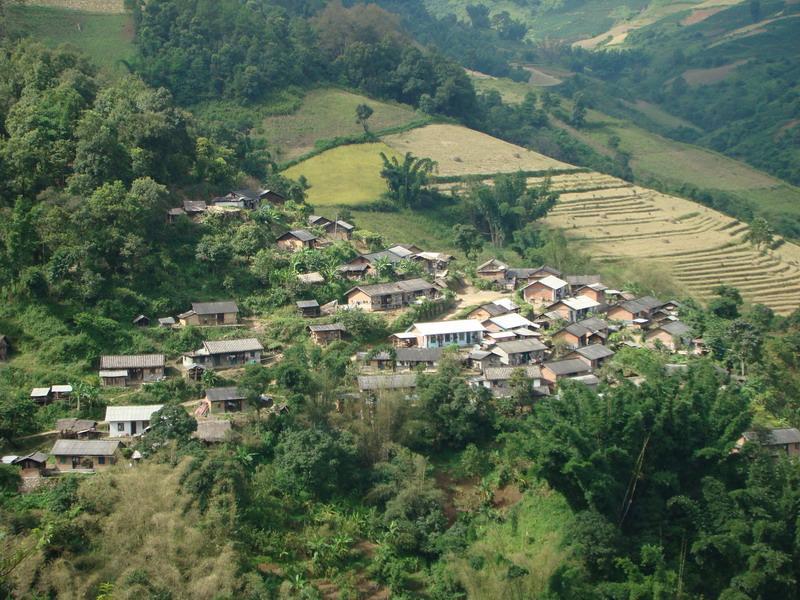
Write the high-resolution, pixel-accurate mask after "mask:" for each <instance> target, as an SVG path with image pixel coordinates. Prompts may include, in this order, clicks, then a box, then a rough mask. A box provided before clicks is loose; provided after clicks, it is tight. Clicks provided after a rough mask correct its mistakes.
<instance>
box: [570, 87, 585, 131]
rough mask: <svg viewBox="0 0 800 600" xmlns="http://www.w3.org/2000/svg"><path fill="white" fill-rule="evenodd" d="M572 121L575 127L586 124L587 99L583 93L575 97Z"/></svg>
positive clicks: (579, 127)
mask: <svg viewBox="0 0 800 600" xmlns="http://www.w3.org/2000/svg"><path fill="white" fill-rule="evenodd" d="M570 122H571V123H572V125H573V126H574V127H577V128H578V129H581V128H582V127H583V126H584V125H586V100H585V98H584V97H583V95H582V94H578V95H577V96H576V97H575V103H574V104H573V106H572V116H571V118H570Z"/></svg>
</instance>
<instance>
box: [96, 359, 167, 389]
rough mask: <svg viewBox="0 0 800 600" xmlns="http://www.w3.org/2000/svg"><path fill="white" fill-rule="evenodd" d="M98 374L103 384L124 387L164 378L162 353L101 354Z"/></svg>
mask: <svg viewBox="0 0 800 600" xmlns="http://www.w3.org/2000/svg"><path fill="white" fill-rule="evenodd" d="M99 374H100V381H101V383H102V384H103V385H104V386H118V387H124V386H128V385H138V384H141V383H149V382H153V381H159V380H161V379H163V378H164V355H163V354H130V355H116V356H101V357H100V373H99Z"/></svg>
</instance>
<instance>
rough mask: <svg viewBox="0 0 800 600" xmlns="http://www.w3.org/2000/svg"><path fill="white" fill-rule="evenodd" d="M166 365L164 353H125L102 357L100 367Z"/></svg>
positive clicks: (121, 367) (129, 367) (134, 367)
mask: <svg viewBox="0 0 800 600" xmlns="http://www.w3.org/2000/svg"><path fill="white" fill-rule="evenodd" d="M163 366H164V355H163V354H125V355H109V356H101V357H100V368H101V369H103V370H106V369H147V368H156V367H163Z"/></svg>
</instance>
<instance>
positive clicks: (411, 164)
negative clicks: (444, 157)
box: [381, 152, 436, 208]
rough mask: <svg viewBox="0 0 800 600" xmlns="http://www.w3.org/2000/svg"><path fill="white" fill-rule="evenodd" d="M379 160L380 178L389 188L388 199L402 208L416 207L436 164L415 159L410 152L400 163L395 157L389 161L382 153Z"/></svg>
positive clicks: (427, 160) (425, 159)
mask: <svg viewBox="0 0 800 600" xmlns="http://www.w3.org/2000/svg"><path fill="white" fill-rule="evenodd" d="M381 159H382V160H383V169H381V177H383V178H384V179H385V180H386V184H387V185H388V186H389V197H390V198H392V199H393V200H394V201H395V202H397V203H398V204H399V205H400V206H402V207H404V208H412V207H414V206H417V205H418V204H419V201H420V197H421V195H422V194H421V193H422V188H423V187H424V186H425V185H426V184H427V183H428V180H429V178H430V174H431V173H432V172H433V171H434V170H435V169H436V163H435V162H434V161H432V160H431V159H430V158H417V157H416V156H414V155H413V154H411V152H406V154H405V156H404V157H403V161H402V162H400V161H399V160H397V157H396V156H392V158H391V159H389V158H388V157H387V156H386V154H384V153H383V152H381Z"/></svg>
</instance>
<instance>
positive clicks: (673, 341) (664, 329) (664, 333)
mask: <svg viewBox="0 0 800 600" xmlns="http://www.w3.org/2000/svg"><path fill="white" fill-rule="evenodd" d="M693 337H694V336H693V335H692V328H691V327H689V326H688V325H687V324H686V323H682V322H681V321H663V322H662V323H661V324H660V325H658V326H657V327H654V328H653V329H650V330H648V331H647V332H646V333H645V334H644V340H645V346H647V347H649V348H655V347H656V346H657V345H658V344H659V343H660V344H661V345H663V346H664V347H665V348H667V349H668V350H670V351H671V352H675V351H676V350H678V349H679V348H688V347H689V346H691V345H692V340H693Z"/></svg>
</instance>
